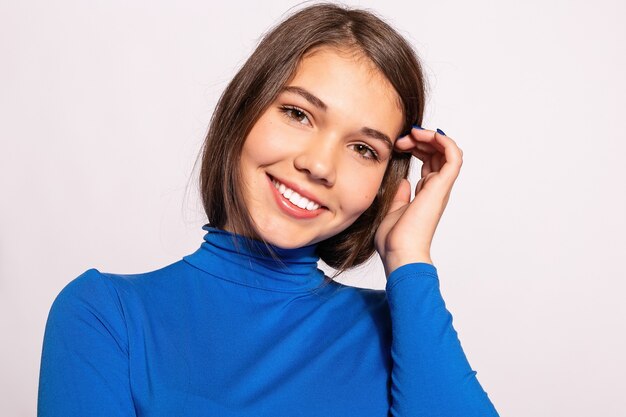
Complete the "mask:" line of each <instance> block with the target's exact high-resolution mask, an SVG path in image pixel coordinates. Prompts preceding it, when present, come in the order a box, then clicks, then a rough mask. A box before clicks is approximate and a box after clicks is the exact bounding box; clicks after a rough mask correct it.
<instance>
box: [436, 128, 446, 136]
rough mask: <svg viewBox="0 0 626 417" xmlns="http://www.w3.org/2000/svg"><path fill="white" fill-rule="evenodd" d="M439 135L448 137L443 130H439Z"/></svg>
mask: <svg viewBox="0 0 626 417" xmlns="http://www.w3.org/2000/svg"><path fill="white" fill-rule="evenodd" d="M437 133H439V134H440V135H444V136H445V135H446V134H445V133H443V130H441V129H437Z"/></svg>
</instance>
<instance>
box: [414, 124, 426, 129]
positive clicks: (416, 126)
mask: <svg viewBox="0 0 626 417" xmlns="http://www.w3.org/2000/svg"><path fill="white" fill-rule="evenodd" d="M413 127H414V128H416V129H419V130H424V128H423V127H422V126H420V125H413Z"/></svg>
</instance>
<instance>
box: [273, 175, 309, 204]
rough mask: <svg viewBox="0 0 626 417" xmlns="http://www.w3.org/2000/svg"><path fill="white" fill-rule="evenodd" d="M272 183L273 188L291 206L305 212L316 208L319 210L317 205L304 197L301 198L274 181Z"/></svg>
mask: <svg viewBox="0 0 626 417" xmlns="http://www.w3.org/2000/svg"><path fill="white" fill-rule="evenodd" d="M272 183H273V184H274V187H275V188H276V189H277V190H278V192H279V193H281V194H282V195H283V197H285V198H286V199H287V200H289V201H291V203H292V204H293V205H295V206H298V207H300V208H301V209H306V210H317V209H318V208H320V205H319V204H317V203H314V202H313V201H311V200H309V199H308V198H306V197H302V196H301V195H300V194H298V193H297V192H295V191H294V190H292V189H291V188H287V187H286V186H285V185H284V184H281V183H279V182H278V181H276V180H272Z"/></svg>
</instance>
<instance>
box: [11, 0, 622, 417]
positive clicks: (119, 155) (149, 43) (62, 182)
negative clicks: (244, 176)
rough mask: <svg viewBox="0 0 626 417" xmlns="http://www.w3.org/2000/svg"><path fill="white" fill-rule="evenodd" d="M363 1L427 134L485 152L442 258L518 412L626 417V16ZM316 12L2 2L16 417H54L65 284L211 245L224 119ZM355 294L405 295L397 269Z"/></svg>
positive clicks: (498, 386)
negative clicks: (263, 45)
mask: <svg viewBox="0 0 626 417" xmlns="http://www.w3.org/2000/svg"><path fill="white" fill-rule="evenodd" d="M349 4H352V5H361V6H366V7H371V8H373V9H375V10H376V11H378V12H379V13H380V14H381V15H382V16H383V17H386V18H387V19H388V21H389V22H390V23H392V24H393V25H394V26H395V27H396V28H398V29H399V30H400V31H401V33H403V34H404V35H405V36H406V37H407V38H408V39H409V40H410V41H411V42H413V44H414V45H415V47H416V49H417V50H418V52H419V54H420V56H421V58H422V59H423V62H424V67H425V70H426V73H427V76H428V78H429V82H430V87H431V94H430V98H429V101H428V110H427V115H426V119H425V122H424V126H425V127H427V128H431V129H434V128H437V127H439V128H441V129H443V130H444V131H445V132H446V133H447V134H448V135H449V136H450V137H452V138H453V139H455V140H456V141H457V143H458V144H459V146H460V147H461V148H462V149H463V151H464V165H463V168H462V170H461V175H460V177H459V179H458V180H457V183H456V185H455V188H454V190H453V193H452V196H451V199H450V202H449V204H448V209H447V210H446V212H445V214H444V216H443V218H442V221H441V223H440V225H439V228H438V232H437V235H436V237H435V241H434V246H433V254H432V257H433V261H434V263H435V265H436V266H437V268H438V270H439V273H440V279H441V288H442V292H443V295H444V298H445V300H446V303H447V306H448V308H449V309H450V311H451V312H452V314H453V317H454V325H455V328H456V329H457V331H458V333H459V336H460V339H461V342H462V344H463V347H464V349H465V352H466V354H467V355H468V358H469V360H470V363H471V364H472V366H473V368H474V369H476V370H477V371H478V378H479V380H480V382H481V384H482V385H483V387H484V388H485V390H486V391H487V392H488V393H489V395H490V397H491V398H492V400H493V402H494V404H495V405H496V407H497V409H498V410H499V411H500V413H501V415H502V416H519V417H528V416H533V417H543V416H568V417H577V416H603V417H617V416H625V415H626V399H625V398H626V396H625V395H624V389H625V388H626V386H625V385H624V374H625V373H626V361H625V359H624V352H626V336H625V335H624V333H625V331H626V326H625V324H626V323H625V321H626V307H625V303H624V295H625V291H624V290H625V288H626V285H625V284H624V279H625V278H626V274H625V273H624V269H625V268H624V256H625V249H626V243H625V237H624V236H625V235H626V225H625V220H624V214H625V213H626V192H625V190H626V186H625V184H624V183H625V180H626V169H625V168H624V155H626V145H625V142H626V134H625V133H624V130H625V126H624V120H626V117H625V113H626V105H625V104H626V99H625V97H626V81H625V79H626V77H625V74H626V57H625V53H624V51H625V50H626V48H625V47H624V44H625V41H626V29H625V28H626V26H625V25H624V23H623V19H624V16H626V7H625V6H624V4H625V3H624V2H622V1H618V0H615V1H610V0H599V1H594V2H588V1H556V0H551V1H539V0H529V1H525V2H519V1H505V2H495V1H487V0H475V1H472V2H465V1H423V2H419V1H392V0H389V1H384V2H378V3H377V2H374V1H363V2H350V3H349ZM294 5H296V2H292V1H266V2H263V4H262V5H260V4H256V5H252V4H249V5H247V4H243V3H242V2H220V3H217V2H210V1H186V2H185V1H183V2H176V3H175V2H165V1H157V2H155V1H147V0H141V1H132V2H127V1H118V0H115V1H106V2H104V1H68V0H61V1H55V2H46V1H32V0H27V1H19V2H18V1H13V2H8V1H2V2H0V60H1V65H0V121H1V122H0V140H1V142H0V326H1V327H0V334H1V335H2V336H1V337H2V342H1V343H0V396H1V398H0V414H1V415H2V416H16V417H26V416H32V415H34V414H35V406H36V393H37V379H38V372H39V360H40V354H41V344H42V337H43V330H44V325H45V320H46V317H47V314H48V310H49V308H50V305H51V303H52V301H53V299H54V297H55V296H56V295H57V294H58V292H59V291H60V290H61V288H62V287H63V286H65V285H66V284H67V283H68V282H69V281H70V280H72V279H74V278H75V277H77V276H78V275H79V274H80V273H82V272H83V271H85V270H86V269H88V268H91V267H96V268H98V269H100V270H101V271H103V272H118V273H136V272H146V271H149V270H153V269H157V268H160V267H162V266H165V265H167V264H169V263H172V262H175V261H177V260H179V259H180V258H181V257H182V256H184V255H186V254H189V253H191V252H192V251H194V250H195V249H196V248H197V247H198V246H199V245H200V243H201V241H202V236H203V234H204V232H203V231H202V230H201V226H202V224H203V223H204V217H203V211H202V209H201V205H200V204H199V203H198V199H197V193H196V191H195V180H196V177H195V175H196V173H197V171H192V168H193V166H194V161H195V158H196V155H197V153H198V150H199V148H200V145H201V143H202V140H203V136H204V133H205V131H206V127H207V125H208V122H209V118H210V115H211V112H212V109H213V106H214V104H215V102H216V100H217V98H218V97H219V95H220V93H221V92H222V90H223V88H224V87H225V86H226V83H227V82H228V81H229V80H230V78H231V77H232V76H233V75H234V73H235V71H236V70H237V69H238V68H239V66H240V65H241V64H242V63H243V62H244V60H245V59H246V57H247V56H248V54H249V53H250V52H251V50H252V49H253V48H254V46H255V44H256V42H257V41H258V39H259V37H260V35H261V34H262V33H263V32H264V31H265V30H266V29H267V28H268V27H270V26H271V25H273V24H274V23H276V22H277V21H278V20H279V19H281V18H282V16H283V13H285V12H286V11H287V10H288V9H289V7H291V6H294ZM196 168H197V167H196ZM341 281H343V282H346V283H348V284H351V285H356V286H364V287H368V286H370V287H375V288H383V286H384V276H383V275H382V272H381V270H380V265H379V264H378V263H376V262H374V263H373V264H372V265H371V267H370V268H369V269H367V270H366V271H363V270H361V271H359V272H358V274H349V275H348V276H346V277H344V278H342V279H341Z"/></svg>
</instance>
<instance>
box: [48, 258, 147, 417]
mask: <svg viewBox="0 0 626 417" xmlns="http://www.w3.org/2000/svg"><path fill="white" fill-rule="evenodd" d="M37 414H38V416H39V417H57V416H58V417H73V416H77V417H78V416H81V417H83V416H90V417H98V416H102V417H104V416H107V417H111V416H116V417H131V416H133V417H134V416H135V408H134V405H133V400H132V397H131V394H130V383H129V365H128V338H127V333H126V328H125V322H124V316H123V311H122V307H121V305H120V303H119V299H118V297H117V295H116V291H115V288H114V287H113V284H112V283H111V281H110V280H109V279H107V278H106V277H105V276H103V275H102V274H100V273H99V272H98V271H97V270H95V269H90V270H88V271H86V272H85V273H83V274H82V275H80V276H79V277H78V278H76V279H75V280H73V281H72V282H70V283H69V284H68V285H67V286H66V287H65V288H64V289H63V290H62V291H61V292H60V293H59V295H58V296H57V298H56V299H55V301H54V303H53V304H52V307H51V309H50V313H49V315H48V321H47V323H46V330H45V335H44V341H43V351H42V356H41V369H40V375H39V393H38V404H37Z"/></svg>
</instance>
